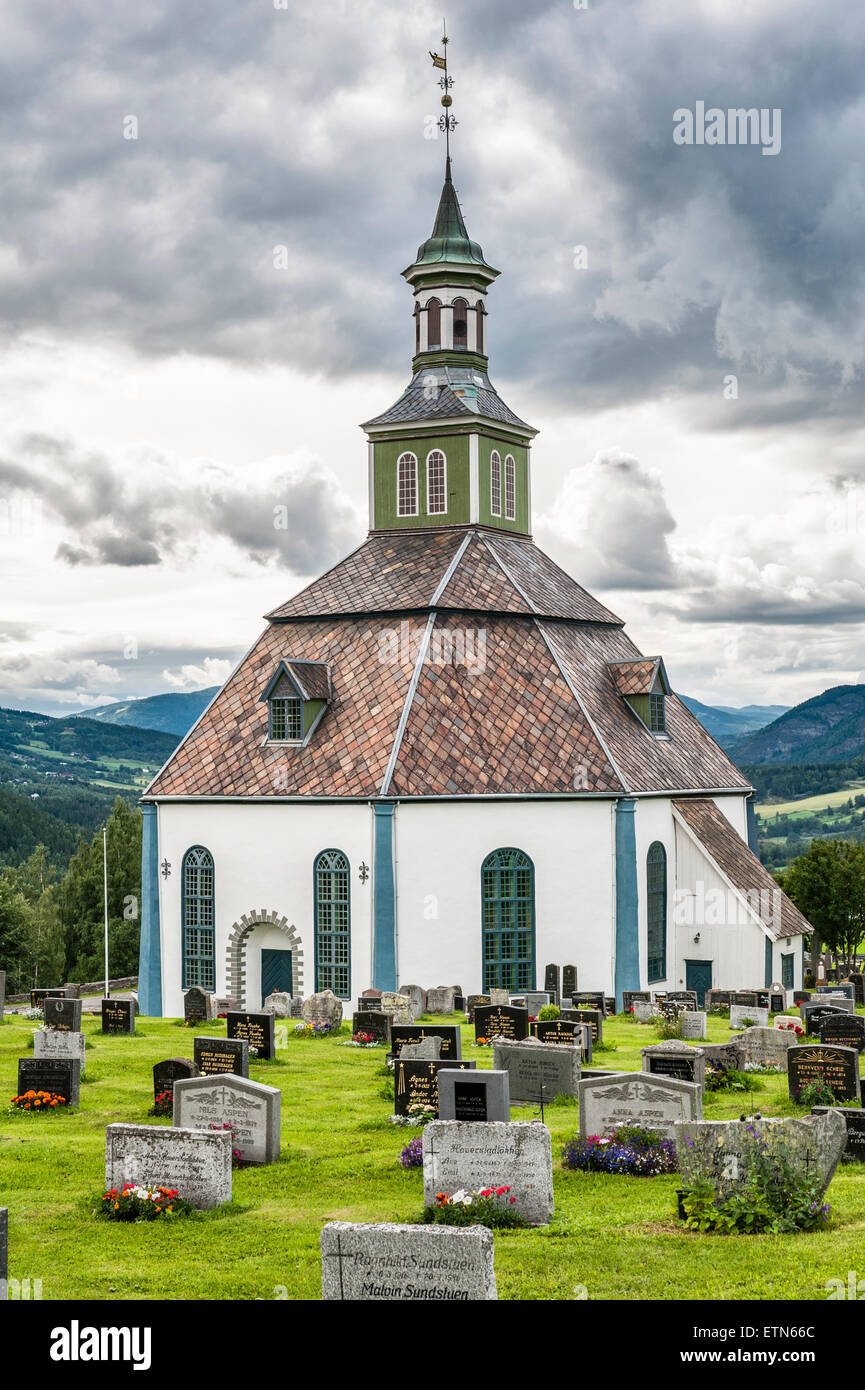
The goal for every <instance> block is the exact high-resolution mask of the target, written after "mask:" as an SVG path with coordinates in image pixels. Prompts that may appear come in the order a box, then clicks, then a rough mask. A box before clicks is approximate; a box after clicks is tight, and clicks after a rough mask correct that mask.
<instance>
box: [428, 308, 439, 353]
mask: <svg viewBox="0 0 865 1390" xmlns="http://www.w3.org/2000/svg"><path fill="white" fill-rule="evenodd" d="M426 343H427V347H428V348H440V347H441V345H442V306H441V300H440V299H430V300H428V301H427V306H426Z"/></svg>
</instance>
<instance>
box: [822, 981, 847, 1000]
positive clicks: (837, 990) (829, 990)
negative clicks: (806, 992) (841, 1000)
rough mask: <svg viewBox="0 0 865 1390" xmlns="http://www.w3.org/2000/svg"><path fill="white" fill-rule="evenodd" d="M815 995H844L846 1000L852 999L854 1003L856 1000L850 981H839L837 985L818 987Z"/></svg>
mask: <svg viewBox="0 0 865 1390" xmlns="http://www.w3.org/2000/svg"><path fill="white" fill-rule="evenodd" d="M817 993H818V995H821V994H844V995H846V996H847V998H848V999H853V1000H854V1001H855V998H856V992H855V988H854V985H853V982H852V981H851V980H840V981H839V982H838V983H837V984H834V985H818V986H817Z"/></svg>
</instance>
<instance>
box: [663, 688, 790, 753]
mask: <svg viewBox="0 0 865 1390" xmlns="http://www.w3.org/2000/svg"><path fill="white" fill-rule="evenodd" d="M679 699H680V700H681V701H682V702H683V703H684V704H686V705H687V706H688V709H689V710H690V711H691V713H692V714H694V715H696V717H697V718H698V719H699V721H700V723H701V724H702V726H703V728H704V729H705V730H706V731H707V732H708V733H710V734H711V735H712V738H713V739H715V740H716V742H717V743H720V745H721V747H722V748H726V749H729V748H731V747H732V746H733V744H734V743H738V742H740V741H741V739H742V738H743V737H744V735H745V734H749V733H751V732H752V731H753V730H754V729H762V728H763V727H764V725H766V724H769V723H771V722H772V720H774V719H777V718H778V716H779V715H780V714H784V713H785V712H786V710H787V709H789V706H788V705H744V706H743V707H742V708H741V709H736V708H735V706H733V705H704V704H702V702H701V701H700V700H694V699H692V697H691V696H690V695H680V696H679Z"/></svg>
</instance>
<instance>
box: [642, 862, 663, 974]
mask: <svg viewBox="0 0 865 1390" xmlns="http://www.w3.org/2000/svg"><path fill="white" fill-rule="evenodd" d="M646 915H647V919H648V940H647V956H648V961H647V965H648V978H649V981H650V982H652V981H655V980H664V979H666V976H667V851H666V850H665V849H664V846H663V845H662V844H661V842H660V840H656V841H655V842H654V844H652V845H650V846H649V853H648V855H647V857H646Z"/></svg>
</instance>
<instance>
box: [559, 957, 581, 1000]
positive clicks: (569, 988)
mask: <svg viewBox="0 0 865 1390" xmlns="http://www.w3.org/2000/svg"><path fill="white" fill-rule="evenodd" d="M577 988H578V985H577V967H576V966H575V965H563V966H562V994H563V996H564V997H565V998H567V999H573V997H574V995H575V994H576V992H577Z"/></svg>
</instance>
